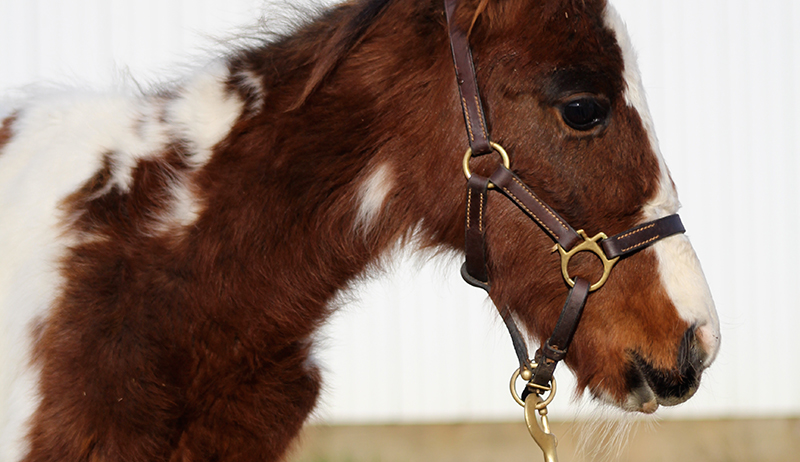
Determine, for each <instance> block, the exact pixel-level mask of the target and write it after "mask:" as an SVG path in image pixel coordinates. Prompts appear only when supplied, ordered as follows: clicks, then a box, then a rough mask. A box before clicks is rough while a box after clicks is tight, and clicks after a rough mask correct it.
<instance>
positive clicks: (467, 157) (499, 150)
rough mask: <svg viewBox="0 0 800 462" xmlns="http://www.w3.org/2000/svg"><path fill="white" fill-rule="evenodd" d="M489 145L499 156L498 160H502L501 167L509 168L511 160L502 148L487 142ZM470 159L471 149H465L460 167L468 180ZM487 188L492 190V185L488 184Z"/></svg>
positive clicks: (470, 174) (470, 172)
mask: <svg viewBox="0 0 800 462" xmlns="http://www.w3.org/2000/svg"><path fill="white" fill-rule="evenodd" d="M489 145H490V146H491V147H492V149H494V150H495V151H496V152H497V153H498V154H500V158H501V159H502V160H503V165H504V166H505V167H506V168H511V159H509V157H508V153H507V152H506V150H505V149H503V147H502V146H500V145H499V144H497V143H494V142H489ZM470 159H472V148H468V149H467V153H466V154H464V161H463V163H462V167H463V169H464V176H466V177H467V179H468V180H469V179H470V177H472V171H470V169H469V160H470ZM489 187H490V188H492V187H493V185H492V184H491V183H489Z"/></svg>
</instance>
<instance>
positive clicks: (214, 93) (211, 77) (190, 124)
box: [166, 61, 244, 167]
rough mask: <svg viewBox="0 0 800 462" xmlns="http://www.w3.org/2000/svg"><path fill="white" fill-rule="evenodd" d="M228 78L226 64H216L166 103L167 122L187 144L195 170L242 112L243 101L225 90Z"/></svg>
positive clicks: (207, 159)
mask: <svg viewBox="0 0 800 462" xmlns="http://www.w3.org/2000/svg"><path fill="white" fill-rule="evenodd" d="M229 77H230V72H229V71H228V67H227V65H226V63H225V62H224V61H217V62H215V63H213V64H211V65H209V66H207V67H206V68H204V69H203V70H202V71H201V72H199V73H198V74H196V75H195V76H194V77H192V78H191V79H189V81H188V82H187V83H186V84H185V85H184V86H183V87H182V88H181V89H180V90H179V92H178V96H177V98H175V99H174V100H172V101H170V102H169V103H168V104H167V108H166V119H167V123H168V124H169V125H170V126H171V128H172V129H173V130H174V133H175V135H177V136H178V137H179V138H180V139H181V140H182V141H185V142H186V143H188V144H189V149H190V152H191V155H190V156H189V158H188V159H187V162H189V163H190V165H192V166H194V167H200V166H203V165H205V164H206V163H207V162H208V161H209V159H211V155H212V153H213V148H214V146H216V145H217V144H219V142H220V141H222V140H223V139H224V138H225V137H226V136H227V135H228V133H230V131H231V129H232V128H233V124H235V123H236V121H237V120H239V117H240V116H241V115H242V111H243V110H244V102H243V101H242V99H241V98H240V97H239V96H238V95H237V94H236V93H235V92H232V91H230V90H229V88H228V79H229Z"/></svg>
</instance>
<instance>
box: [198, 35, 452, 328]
mask: <svg viewBox="0 0 800 462" xmlns="http://www.w3.org/2000/svg"><path fill="white" fill-rule="evenodd" d="M442 32H443V31H442ZM392 40H393V38H391V37H385V38H384V39H383V42H375V43H370V44H366V45H364V46H362V47H361V48H360V50H359V52H358V53H355V54H352V55H350V56H348V57H347V59H345V60H344V61H343V62H342V63H341V64H340V65H339V66H338V68H337V69H336V70H335V71H334V72H333V73H332V74H331V75H330V76H329V77H328V78H327V79H326V81H325V83H324V85H322V86H320V87H319V88H318V89H317V90H316V91H315V92H314V93H312V94H311V95H310V96H309V97H308V98H307V100H306V101H305V103H304V104H302V105H301V106H300V107H299V108H297V109H295V110H292V111H288V112H287V111H286V107H287V106H288V105H289V103H290V101H291V100H292V96H293V95H297V94H298V93H299V92H300V89H301V85H302V81H303V79H302V78H298V79H294V78H286V77H285V75H284V76H282V77H281V81H280V82H279V81H278V80H277V77H273V76H271V75H269V74H267V73H265V72H263V71H262V69H265V66H264V62H276V59H278V58H280V57H279V56H276V55H273V54H271V53H272V51H270V50H264V51H263V52H262V54H261V55H260V56H259V54H258V53H253V54H252V56H251V57H250V61H249V62H247V61H244V62H241V63H238V66H239V67H240V69H239V70H238V71H237V70H234V74H236V73H237V72H239V74H241V73H242V72H244V71H245V70H246V72H248V73H249V75H250V76H251V78H252V77H256V78H257V79H258V80H259V81H260V82H262V83H263V84H264V88H265V90H264V92H263V93H264V97H263V101H262V102H261V104H258V105H257V106H258V107H259V108H261V109H260V111H259V112H258V113H256V114H253V115H251V116H249V117H248V116H245V117H242V119H241V120H240V121H239V122H238V123H237V124H236V125H235V126H234V128H233V130H232V132H231V134H230V136H229V138H228V139H227V140H226V141H224V142H223V143H222V144H221V145H220V147H219V148H218V152H217V155H216V156H215V157H214V159H212V161H211V163H210V164H209V166H208V168H207V169H206V171H205V173H204V174H203V177H202V178H201V180H200V183H201V184H203V185H205V186H204V187H203V189H204V190H206V191H208V193H207V196H206V198H205V202H206V204H208V208H207V213H205V214H204V219H205V220H206V221H207V223H205V224H204V226H201V229H209V230H216V231H217V234H216V235H213V236H212V235H207V236H200V237H201V238H203V239H206V240H207V241H208V244H207V245H208V246H211V247H213V248H215V249H227V250H224V251H225V252H227V253H231V254H235V255H236V257H235V258H231V260H236V259H238V260H239V261H242V262H247V265H248V267H250V268H251V269H250V271H249V272H248V275H249V276H250V277H254V275H257V276H255V279H256V280H253V281H252V282H253V283H254V284H260V285H264V284H266V283H268V284H269V290H268V291H266V292H265V293H263V294H261V295H262V296H266V297H268V298H269V299H270V301H271V302H272V303H277V304H283V305H285V304H288V305H291V306H293V307H296V308H297V309H299V310H300V311H304V312H305V314H304V317H305V318H306V319H321V318H324V314H325V312H326V310H325V306H326V305H327V303H328V302H329V301H330V299H331V298H332V297H333V296H334V295H335V294H336V293H337V292H338V291H339V290H341V289H342V288H344V287H346V286H347V284H348V283H349V282H350V281H351V280H352V279H353V278H355V277H357V276H358V275H359V274H361V273H363V272H364V271H365V269H366V268H368V267H369V266H370V264H373V263H375V262H377V261H378V260H379V259H380V258H381V257H382V256H384V255H385V254H386V252H387V251H388V250H389V249H390V248H391V247H393V245H394V244H396V243H397V242H409V239H408V238H410V237H411V236H412V234H413V237H414V239H413V241H414V242H415V244H416V245H421V246H424V247H430V246H446V247H453V246H460V243H461V242H463V237H462V233H463V231H462V228H461V226H462V224H461V222H462V220H463V218H462V214H463V211H462V205H461V202H462V201H463V199H462V197H461V196H462V194H461V192H460V189H461V185H462V184H463V178H461V177H460V170H459V168H458V166H457V162H449V161H447V162H443V158H444V157H447V158H448V159H456V158H457V157H458V155H457V154H454V153H453V152H452V151H459V150H460V148H459V146H461V145H462V143H461V142H460V138H459V137H461V136H463V134H462V133H461V131H463V129H462V128H459V125H458V124H459V123H460V114H459V112H458V111H459V109H458V105H457V103H456V101H457V100H456V99H455V98H456V96H455V86H454V85H452V79H453V78H454V77H453V74H452V72H453V70H452V64H451V63H450V61H449V54H448V53H449V51H448V49H447V44H446V41H445V37H442V41H441V43H437V44H436V45H433V46H434V48H437V49H436V52H435V53H434V52H428V51H427V49H428V48H430V47H431V46H432V45H430V44H426V45H424V46H423V44H412V43H406V44H404V46H402V47H401V48H403V49H404V50H409V49H414V48H413V47H414V46H418V47H419V48H417V49H418V50H419V51H418V52H416V53H414V55H415V56H414V59H417V60H418V62H411V63H409V62H408V61H409V59H411V58H410V57H409V56H404V55H403V54H406V55H407V54H408V53H407V52H405V51H403V52H401V51H398V50H396V49H393V48H392V47H390V46H389V45H390V44H392ZM393 46H394V47H399V45H397V44H394V45H393ZM439 48H441V49H439ZM365 63H369V65H366V64H365ZM409 69H416V70H415V71H410V70H409ZM420 70H422V71H420ZM240 92H241V90H240ZM273 95H276V96H273ZM421 108H424V110H421ZM445 121H446V122H447V123H445ZM448 146H449V147H448ZM223 224H225V226H223ZM262 303H263V302H262Z"/></svg>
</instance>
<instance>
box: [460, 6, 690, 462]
mask: <svg viewBox="0 0 800 462" xmlns="http://www.w3.org/2000/svg"><path fill="white" fill-rule="evenodd" d="M444 4H445V15H446V17H447V29H448V33H449V37H450V48H451V51H452V54H453V63H454V66H455V71H456V81H457V83H458V90H459V96H460V100H461V110H462V113H463V116H464V123H465V125H466V128H467V136H468V139H469V146H470V147H469V149H468V150H467V153H466V155H465V156H464V161H463V169H464V174H465V176H466V177H467V198H466V203H467V209H466V226H465V228H466V231H465V255H466V259H465V263H464V265H463V266H462V267H461V275H462V276H463V278H464V280H465V281H466V282H467V283H469V284H471V285H473V286H475V287H479V288H481V289H483V290H485V291H486V292H487V293H488V292H489V291H490V290H491V283H490V281H489V271H488V265H487V258H486V239H485V227H484V222H485V219H484V217H485V213H486V208H487V205H488V192H489V190H490V189H491V190H496V191H498V192H500V193H501V194H502V195H503V196H505V197H506V198H508V199H509V200H510V201H511V202H512V203H514V205H516V206H517V207H518V208H519V209H520V210H522V211H523V212H524V213H525V214H526V215H527V216H528V217H529V218H530V219H531V220H533V221H535V222H536V224H537V225H539V227H540V228H541V229H542V230H543V231H544V232H545V233H546V234H547V235H548V236H550V238H551V239H553V241H555V243H556V247H555V250H558V252H559V254H560V255H561V272H562V276H563V277H564V281H565V283H566V284H567V285H568V286H569V287H570V290H569V294H568V296H567V300H566V303H565V304H564V308H563V309H562V310H561V315H560V317H559V319H558V322H557V323H556V326H555V328H554V329H553V333H552V334H551V335H550V338H549V339H547V341H545V342H544V344H543V345H542V347H541V348H539V350H537V352H536V354H535V358H534V360H533V361H531V360H530V358H529V357H528V349H527V346H526V344H525V340H524V339H523V338H522V335H521V333H520V331H519V328H518V327H517V325H516V323H515V322H514V318H513V316H512V315H511V310H510V308H509V307H504V308H503V309H501V310H500V315H501V317H502V318H503V321H504V323H505V324H506V327H507V328H508V331H509V334H510V335H511V339H512V343H513V344H514V350H515V351H516V354H517V359H518V360H519V363H520V367H519V369H518V370H517V371H516V372H515V373H514V375H513V376H512V379H511V392H512V395H513V396H514V399H515V400H516V401H517V402H518V403H519V404H521V405H522V406H523V407H524V408H525V421H526V423H527V425H528V430H529V431H530V433H531V436H532V437H533V439H534V440H535V441H536V443H537V444H538V445H539V447H540V448H541V449H542V451H543V453H544V456H545V460H546V461H557V460H558V456H557V454H556V441H555V437H554V436H553V435H552V434H551V433H550V428H549V422H548V419H547V405H548V404H549V403H550V402H551V401H552V400H553V398H554V397H555V392H556V384H555V379H554V378H553V373H554V372H555V368H556V366H557V365H558V363H559V362H560V361H562V360H563V359H564V358H565V357H566V355H567V350H568V349H569V345H570V344H571V343H572V338H573V336H574V335H575V331H576V329H577V327H578V323H579V322H580V319H581V315H582V314H583V309H584V307H585V305H586V300H587V298H588V296H589V293H590V292H593V291H595V290H599V289H600V288H601V287H603V285H604V284H605V283H606V281H607V280H608V278H609V276H610V275H611V270H612V269H613V268H614V265H615V264H616V262H617V261H619V259H620V258H624V257H627V256H629V255H632V254H634V253H636V252H638V251H639V250H642V249H644V248H647V247H648V246H650V245H652V244H654V243H656V242H658V241H659V240H661V239H664V238H666V237H669V236H672V235H675V234H679V233H683V232H685V229H684V227H683V223H682V222H681V219H680V217H679V216H678V215H670V216H667V217H664V218H661V219H658V220H655V221H651V222H648V223H644V224H641V225H639V226H636V227H634V228H632V229H630V230H627V231H624V232H622V233H619V234H617V235H614V236H612V237H607V236H606V235H605V234H604V233H599V234H597V235H596V236H594V237H591V238H590V237H589V236H588V235H587V234H586V233H585V232H584V231H583V230H577V231H576V230H575V229H573V228H572V226H570V225H569V223H568V222H567V220H565V219H564V218H563V217H562V216H561V215H559V214H558V212H556V211H555V210H554V209H553V208H551V207H550V206H549V205H547V203H546V202H544V201H543V200H542V199H540V198H539V197H538V196H537V195H536V193H534V191H533V189H532V188H531V187H530V186H528V185H527V184H526V183H525V182H524V181H522V180H521V179H520V178H519V177H518V176H517V175H515V174H514V173H513V171H512V170H511V161H510V158H509V156H508V154H507V153H506V151H505V150H504V149H503V148H502V146H500V145H499V144H497V143H494V142H492V141H491V138H490V135H489V129H488V124H487V123H486V117H485V114H484V111H483V106H482V103H481V97H480V93H479V90H478V83H477V77H476V74H475V65H474V62H473V59H472V50H471V48H470V46H469V39H468V37H467V34H466V32H465V31H464V30H462V29H461V28H459V27H458V25H457V24H456V23H455V21H454V20H453V16H454V13H455V9H456V6H457V4H458V0H445V1H444ZM492 152H496V153H497V154H498V155H499V156H500V157H501V160H502V162H501V164H500V165H499V166H498V167H497V169H496V170H495V171H494V173H493V174H492V175H491V176H490V177H488V178H486V177H482V176H479V175H477V174H473V173H472V172H471V170H470V167H469V161H470V159H471V158H472V157H473V156H481V155H485V154H489V153H492ZM555 250H554V251H555ZM581 252H591V253H593V254H595V255H596V256H597V257H598V258H600V260H601V261H602V263H603V275H602V277H601V278H600V279H599V280H598V281H596V282H594V283H590V282H589V281H586V280H585V279H582V278H580V277H576V278H572V277H571V276H570V274H569V262H570V259H571V258H572V257H573V256H574V255H576V254H578V253H581ZM519 377H522V378H523V379H524V380H526V381H527V384H526V386H525V389H524V391H523V393H522V395H521V396H519V395H518V394H517V392H516V388H515V385H516V381H517V379H518V378H519ZM545 395H547V398H546V399H545V398H544V396H545ZM537 415H538V416H539V418H538V420H537V417H536V416H537Z"/></svg>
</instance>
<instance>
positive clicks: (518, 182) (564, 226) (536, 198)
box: [511, 176, 569, 234]
mask: <svg viewBox="0 0 800 462" xmlns="http://www.w3.org/2000/svg"><path fill="white" fill-rule="evenodd" d="M511 179H512V180H514V182H515V183H517V184H518V185H520V187H521V188H522V189H523V190H524V191H525V192H526V193H528V196H530V197H531V199H533V200H535V201H536V202H537V203H538V204H539V205H541V206H542V208H543V209H544V210H545V211H546V212H547V213H548V214H549V215H550V216H551V217H553V219H555V220H556V221H557V222H558V224H560V225H561V226H562V227H563V228H564V229H565V230H568V229H569V228H568V227H567V225H565V224H564V222H563V221H561V219H560V218H558V215H556V214H554V213H553V212H552V211H551V210H550V208H549V207H547V206H546V205H544V203H543V202H542V201H540V200H539V198H538V197H536V196H535V195H534V194H533V192H531V191H530V190H529V189H528V188H527V187H526V186H525V184H524V183H523V182H521V181H519V180H518V179H516V178H514V177H513V176H512V177H511ZM552 234H555V233H552Z"/></svg>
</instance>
